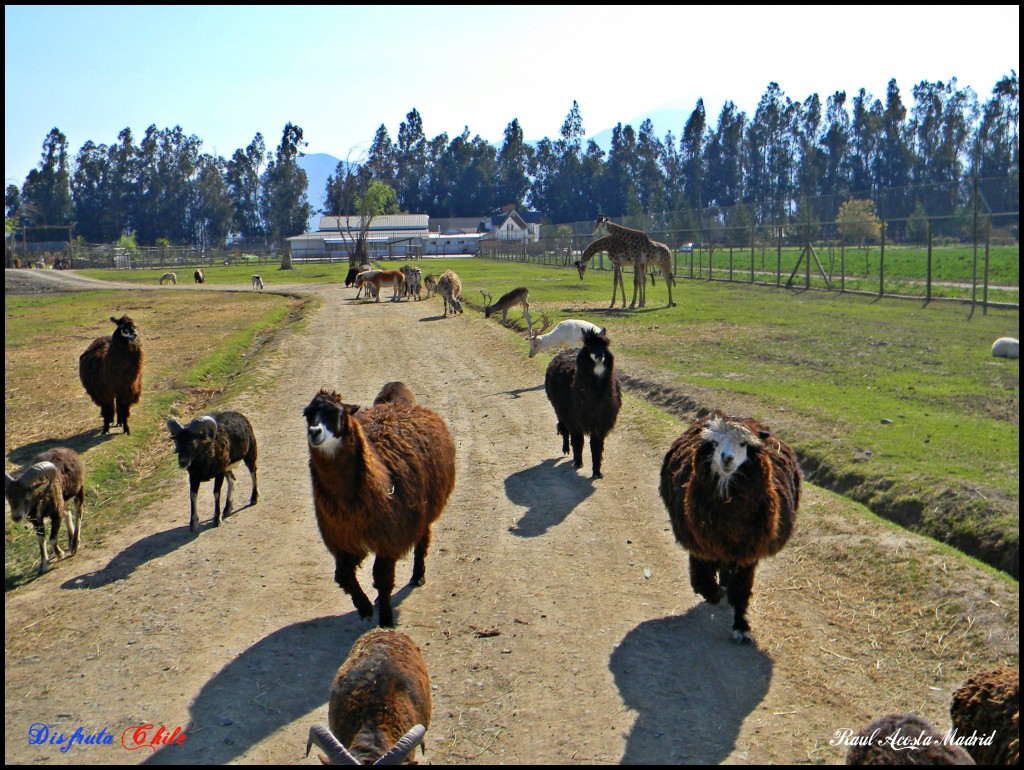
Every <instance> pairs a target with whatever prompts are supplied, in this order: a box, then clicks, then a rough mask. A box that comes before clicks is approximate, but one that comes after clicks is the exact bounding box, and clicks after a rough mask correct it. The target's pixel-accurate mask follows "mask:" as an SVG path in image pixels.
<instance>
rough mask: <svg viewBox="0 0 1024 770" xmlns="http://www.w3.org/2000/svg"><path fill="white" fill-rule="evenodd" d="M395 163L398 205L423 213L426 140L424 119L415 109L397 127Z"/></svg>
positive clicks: (424, 204) (424, 207)
mask: <svg viewBox="0 0 1024 770" xmlns="http://www.w3.org/2000/svg"><path fill="white" fill-rule="evenodd" d="M395 164H396V170H397V176H396V180H397V181H398V188H397V189H396V190H395V192H396V193H398V205H399V206H400V207H401V208H402V210H403V211H409V212H413V213H416V212H423V211H424V210H425V209H426V203H427V201H426V197H427V196H426V183H427V139H426V137H425V136H424V134H423V118H422V117H420V113H419V112H418V111H417V110H416V109H415V108H414V109H412V110H411V111H410V112H409V113H408V114H407V115H406V116H405V120H404V121H402V123H401V124H400V125H399V126H398V144H397V147H396V148H395Z"/></svg>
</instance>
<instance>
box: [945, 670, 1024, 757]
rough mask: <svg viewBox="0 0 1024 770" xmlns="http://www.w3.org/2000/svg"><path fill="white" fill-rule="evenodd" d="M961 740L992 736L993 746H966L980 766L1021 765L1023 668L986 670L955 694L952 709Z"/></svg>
mask: <svg viewBox="0 0 1024 770" xmlns="http://www.w3.org/2000/svg"><path fill="white" fill-rule="evenodd" d="M949 714H950V716H951V717H952V719H953V729H954V730H956V732H957V734H958V737H961V738H969V737H970V736H972V735H977V736H978V737H981V736H986V737H987V736H988V735H990V734H992V733H993V732H994V733H995V737H994V739H993V740H992V742H991V745H987V746H986V745H984V743H979V744H977V745H969V744H965V746H966V748H967V751H968V753H969V754H970V755H971V756H972V757H974V761H975V762H977V763H978V764H979V765H1017V764H1020V669H1019V668H1017V666H1001V667H998V668H994V669H989V670H987V671H982V672H980V673H978V674H975V675H973V676H971V677H969V678H968V680H967V681H966V682H965V683H964V684H963V686H962V687H960V688H959V689H958V690H957V691H956V692H955V693H953V702H952V704H951V705H950V708H949Z"/></svg>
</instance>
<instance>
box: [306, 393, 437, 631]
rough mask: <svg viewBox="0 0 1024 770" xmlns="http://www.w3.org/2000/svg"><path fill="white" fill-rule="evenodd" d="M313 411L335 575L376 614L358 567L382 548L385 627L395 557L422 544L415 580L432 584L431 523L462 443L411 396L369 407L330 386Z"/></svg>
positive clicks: (318, 506) (364, 609)
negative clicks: (345, 399)
mask: <svg viewBox="0 0 1024 770" xmlns="http://www.w3.org/2000/svg"><path fill="white" fill-rule="evenodd" d="M303 415H304V416H305V418H306V424H307V426H308V427H307V432H306V433H307V440H308V442H309V472H310V476H311V477H312V481H313V502H314V508H315V512H316V520H317V524H318V525H319V527H320V534H321V536H322V538H323V541H324V545H325V546H327V549H328V550H329V551H330V552H331V554H332V555H333V556H334V561H335V570H334V580H335V581H336V582H337V583H338V585H339V586H340V587H341V588H342V589H343V590H344V591H345V593H347V594H349V595H350V596H351V597H352V603H353V604H354V605H355V608H356V610H357V611H358V612H359V616H360V617H361V618H363V619H364V620H372V618H373V605H372V604H370V600H369V599H367V598H366V594H365V593H363V589H362V588H360V587H359V582H358V581H357V580H356V569H357V568H358V567H359V565H360V564H361V563H362V561H363V559H365V558H366V556H367V554H368V553H370V552H373V553H374V554H376V557H375V560H374V563H373V584H374V586H375V587H376V589H377V603H378V605H379V607H380V610H379V612H380V616H379V621H380V622H379V625H381V626H394V625H395V619H394V613H393V612H392V609H391V592H392V589H393V588H394V585H395V562H396V561H397V560H398V559H400V558H402V557H403V556H405V555H406V554H407V553H408V552H409V550H410V549H412V548H413V547H414V546H415V550H414V558H413V570H412V579H411V580H410V581H409V585H410V586H421V585H423V584H424V583H425V582H426V556H427V549H428V548H429V547H430V540H431V525H432V524H433V523H434V521H436V520H437V519H438V518H439V517H440V516H441V513H442V511H444V508H445V506H446V505H447V503H448V497H449V495H451V492H452V489H453V488H454V487H455V442H454V441H453V440H452V437H451V434H450V433H449V432H448V427H447V426H446V425H445V423H444V421H443V420H442V419H441V418H440V417H438V416H437V415H436V414H435V413H434V412H432V411H430V410H429V409H425V408H423V407H421V406H418V405H414V404H407V403H403V402H401V401H395V402H390V403H382V404H376V405H374V406H371V407H369V408H365V409H363V408H360V407H358V406H354V405H351V404H345V403H342V400H341V397H340V396H339V395H338V394H337V393H333V392H328V391H327V390H323V389H321V390H320V392H319V393H317V395H315V396H314V397H313V400H312V401H310V403H309V405H308V406H307V407H306V408H305V409H304V410H303Z"/></svg>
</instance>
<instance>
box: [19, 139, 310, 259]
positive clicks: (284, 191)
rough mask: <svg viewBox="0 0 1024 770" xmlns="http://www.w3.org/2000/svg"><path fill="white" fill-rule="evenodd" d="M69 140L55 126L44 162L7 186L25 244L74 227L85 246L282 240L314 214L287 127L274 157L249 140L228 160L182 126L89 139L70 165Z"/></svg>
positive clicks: (297, 146)
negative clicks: (127, 238)
mask: <svg viewBox="0 0 1024 770" xmlns="http://www.w3.org/2000/svg"><path fill="white" fill-rule="evenodd" d="M67 144H68V143H67V138H66V137H65V136H64V134H63V133H62V132H61V131H59V130H58V129H56V128H54V129H53V130H51V131H50V133H49V134H48V135H47V137H46V140H45V141H44V142H43V158H42V160H41V161H40V163H39V167H38V168H37V169H34V170H33V171H31V172H30V173H29V175H28V177H26V179H25V184H24V185H23V186H22V188H21V189H20V190H19V189H18V188H17V187H16V186H14V185H9V186H8V187H7V190H6V195H5V208H6V213H7V217H8V218H9V219H12V220H14V221H15V224H16V225H17V226H19V227H25V228H27V230H26V233H27V237H28V239H29V240H48V239H50V238H51V237H52V233H50V232H49V231H48V230H46V229H43V228H45V227H52V226H55V225H65V226H66V225H73V226H74V233H75V235H76V236H78V237H81V238H83V239H84V240H85V241H86V242H88V243H113V242H116V241H117V240H118V239H119V238H120V237H121V236H122V235H125V234H128V233H134V234H135V238H136V241H137V242H138V243H139V244H140V245H141V244H147V245H152V244H155V243H156V242H157V241H166V242H169V243H175V244H193V245H197V246H201V247H206V246H216V245H223V244H224V242H225V241H226V240H227V238H228V236H229V235H230V234H232V233H236V234H239V235H241V236H243V237H245V238H263V237H267V236H270V237H284V236H289V235H295V234H296V233H301V232H303V230H305V227H306V222H307V221H308V220H309V217H310V216H311V215H312V207H311V205H310V203H309V201H308V198H307V194H306V187H307V185H308V180H307V177H306V172H305V171H303V170H302V169H301V168H300V167H299V165H298V158H299V155H300V153H301V148H302V147H303V146H304V144H305V142H304V141H303V139H302V129H301V128H299V127H298V126H294V125H292V124H291V123H289V124H288V125H286V126H285V128H284V132H283V134H282V137H281V143H280V144H279V145H278V147H277V150H276V151H273V152H267V151H266V147H265V144H264V140H263V136H262V135H261V134H256V136H255V137H254V138H253V141H252V142H251V143H250V144H249V146H248V147H246V148H245V149H240V150H237V151H235V153H234V155H232V157H231V159H230V160H225V159H224V158H221V157H215V156H213V155H210V154H208V153H204V152H202V141H201V140H200V139H199V137H197V136H195V135H186V134H185V132H184V131H183V130H182V129H181V127H180V126H175V127H174V128H164V129H158V128H157V127H156V126H155V125H153V126H150V127H149V128H147V129H146V132H145V134H144V135H143V137H142V139H141V141H139V142H138V143H136V142H135V138H134V136H133V135H132V132H131V130H130V129H128V128H126V129H124V130H123V131H121V133H120V134H119V135H118V140H117V142H115V143H113V144H110V145H105V144H99V145H98V144H96V143H94V142H92V141H91V140H90V141H87V142H86V143H85V144H84V145H83V146H82V149H81V150H79V152H78V155H77V156H76V157H75V159H74V160H73V161H72V160H71V159H70V157H69V151H68V146H67Z"/></svg>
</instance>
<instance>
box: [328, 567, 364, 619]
mask: <svg viewBox="0 0 1024 770" xmlns="http://www.w3.org/2000/svg"><path fill="white" fill-rule="evenodd" d="M363 558H364V556H356V555H355V554H351V553H345V552H341V553H336V554H335V555H334V582H335V583H337V584H338V585H339V586H341V590H342V591H344V592H345V593H347V594H348V595H349V596H351V597H352V604H354V605H355V608H356V612H358V613H359V617H361V618H362V619H363V620H372V619H373V605H372V604H370V600H369V598H367V596H366V594H365V593H363V589H362V588H361V587H360V585H359V581H358V580H356V569H357V568H358V567H359V565H360V564H361V563H362V561H363Z"/></svg>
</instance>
